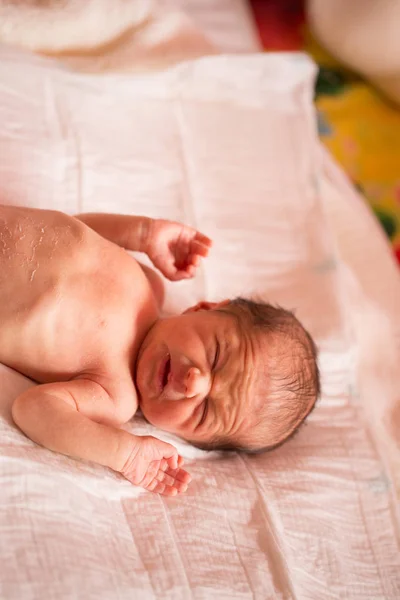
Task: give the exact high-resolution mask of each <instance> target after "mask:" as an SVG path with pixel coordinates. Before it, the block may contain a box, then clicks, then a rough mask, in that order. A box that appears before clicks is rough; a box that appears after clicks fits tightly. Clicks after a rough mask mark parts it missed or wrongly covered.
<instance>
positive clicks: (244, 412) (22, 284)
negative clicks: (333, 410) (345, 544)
mask: <svg viewBox="0 0 400 600" xmlns="http://www.w3.org/2000/svg"><path fill="white" fill-rule="evenodd" d="M210 246H211V240H209V239H208V238H207V237H206V236H204V235H202V234H201V233H199V232H197V231H196V230H194V229H192V228H191V227H187V226H184V225H181V224H179V223H173V222H170V221H164V220H153V219H149V218H146V217H133V216H123V215H102V214H87V215H80V216H78V217H76V218H74V217H70V216H67V215H65V214H63V213H60V212H55V211H44V210H35V209H28V208H20V207H9V206H0V247H1V253H0V362H2V363H4V364H6V365H8V366H9V367H11V368H13V369H16V370H17V371H19V372H21V373H23V374H24V375H26V376H28V377H31V378H32V379H34V380H35V381H37V382H38V383H39V384H40V385H38V386H35V387H32V388H30V389H29V390H27V391H26V392H24V393H22V394H21V395H20V396H19V397H18V398H16V400H15V402H14V404H13V407H12V415H13V418H14V420H15V422H16V424H17V425H18V426H19V427H20V429H21V430H22V431H23V432H24V433H25V434H26V435H27V436H29V437H30V438H31V439H32V440H34V441H35V442H37V443H39V444H42V445H43V446H45V447H47V448H50V449H51V450H54V451H57V452H61V453H63V454H66V455H69V456H72V457H75V458H79V459H84V460H89V461H94V462H97V463H99V464H101V465H105V466H107V467H110V468H111V469H113V470H115V471H117V472H119V473H121V474H122V475H123V476H124V477H126V478H127V479H128V480H129V481H131V482H132V483H134V484H136V485H140V486H142V487H144V488H146V489H148V490H151V491H154V492H158V493H162V494H165V495H175V494H177V493H179V492H184V491H186V489H187V486H188V483H189V481H190V475H189V474H188V473H187V472H186V471H185V470H184V469H183V468H182V464H183V460H182V458H181V457H180V456H179V455H178V453H177V450H176V449H175V448H174V447H173V446H172V445H170V444H167V443H165V442H162V441H160V440H158V439H156V438H154V437H150V436H135V435H132V434H130V433H128V432H127V431H125V430H124V429H121V425H123V424H124V423H126V422H127V421H129V419H131V417H132V416H133V415H134V414H135V412H136V410H137V408H138V404H140V408H141V410H142V412H143V414H144V416H145V417H146V418H147V419H148V421H150V423H152V424H154V425H155V426H157V427H160V428H162V429H164V430H167V431H170V432H172V433H175V434H177V435H178V436H181V437H182V438H185V439H186V440H188V441H190V442H191V443H193V444H195V445H197V446H200V447H202V448H209V449H215V448H221V449H242V450H246V451H250V452H255V451H259V450H264V449H270V448H272V447H275V446H277V445H279V444H281V443H282V442H283V441H285V440H286V439H287V438H288V437H289V436H290V435H292V433H293V432H294V431H295V430H296V429H297V428H298V427H299V425H300V424H301V423H302V421H303V420H304V419H305V417H306V416H307V415H308V413H309V412H310V411H311V409H312V407H313V406H314V403H315V401H316V398H317V396H318V394H319V376H318V369H317V365H316V349H315V346H314V343H313V341H312V340H311V338H310V336H309V335H308V333H307V332H306V331H305V330H304V328H303V327H302V326H301V324H300V323H299V322H298V321H297V319H296V318H295V317H294V316H293V315H292V314H291V313H289V312H287V311H285V310H283V309H280V308H274V307H272V306H270V305H268V304H262V303H255V302H252V301H249V300H244V299H236V300H233V301H230V300H225V301H223V302H219V303H209V302H200V303H199V304H197V305H196V306H193V307H192V308H189V309H188V310H187V311H185V312H184V314H182V315H178V316H173V317H168V318H160V316H159V307H160V304H161V302H162V282H161V280H160V278H159V277H158V276H157V275H156V273H155V272H154V271H152V270H151V269H148V268H146V267H142V266H141V265H140V264H139V263H138V262H137V261H136V260H135V259H134V258H132V256H131V255H130V254H128V252H126V251H125V249H127V250H132V251H141V252H144V253H146V254H147V255H148V256H149V258H150V259H151V261H152V262H153V264H154V266H155V267H157V268H158V269H159V270H160V271H161V272H162V273H163V275H164V276H166V277H168V278H169V279H171V280H180V279H185V278H190V277H193V275H194V273H195V271H196V267H197V266H198V265H199V262H200V260H201V258H202V257H205V256H207V254H208V251H209V248H210Z"/></svg>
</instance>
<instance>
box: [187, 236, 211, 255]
mask: <svg viewBox="0 0 400 600" xmlns="http://www.w3.org/2000/svg"><path fill="white" fill-rule="evenodd" d="M207 239H208V238H207ZM209 241H210V243H209V244H205V243H203V242H201V241H199V240H198V239H196V238H195V239H194V240H192V242H191V244H190V254H198V255H199V256H208V253H209V252H210V247H211V240H209Z"/></svg>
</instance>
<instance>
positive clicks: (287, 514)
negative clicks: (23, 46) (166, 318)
mask: <svg viewBox="0 0 400 600" xmlns="http://www.w3.org/2000/svg"><path fill="white" fill-rule="evenodd" d="M27 62H28V63H29V69H27ZM313 72H314V69H313V66H312V64H311V63H310V62H309V61H308V60H306V59H305V58H304V57H301V56H294V57H289V56H285V55H281V56H274V57H267V56H251V57H236V58H234V57H213V58H208V59H202V60H199V61H194V62H188V63H186V64H183V65H181V66H179V67H177V68H174V69H171V70H169V71H166V72H165V73H163V74H159V75H151V76H142V77H140V78H138V77H136V78H125V77H113V76H109V77H105V78H96V77H87V76H82V75H75V74H72V73H68V72H65V71H62V70H58V69H57V68H55V67H54V66H53V65H52V64H51V63H48V62H47V61H43V60H41V59H37V58H31V57H26V56H21V55H20V54H19V53H16V52H14V51H10V50H6V49H2V50H1V53H0V82H1V84H0V121H1V123H2V124H3V126H2V128H1V131H0V156H1V162H0V182H1V193H2V200H3V201H5V202H10V203H20V204H26V205H31V206H40V207H57V208H59V209H60V210H64V211H66V212H70V213H73V212H76V211H83V210H84V211H88V210H104V211H120V212H136V213H146V214H149V215H154V216H168V217H170V218H173V219H181V220H184V221H186V222H188V223H192V224H194V225H195V226H196V227H198V228H200V229H201V230H203V231H205V232H206V233H207V234H209V235H211V236H212V237H213V238H214V240H215V247H214V249H213V252H212V254H211V256H210V258H209V260H207V261H206V262H205V263H204V268H203V269H202V271H201V273H200V275H199V277H198V278H197V279H196V280H195V281H194V282H185V283H182V284H170V285H169V286H168V302H167V309H168V310H173V309H179V308H181V307H183V306H186V305H187V304H190V303H193V302H195V301H197V300H199V299H201V298H204V297H206V298H208V299H214V298H222V297H224V296H232V295H234V294H238V293H241V294H249V293H251V292H257V293H258V294H259V295H262V296H263V297H266V298H268V299H270V300H273V301H279V302H281V303H282V304H284V305H285V306H288V307H289V308H296V309H297V314H298V316H299V317H300V318H301V319H302V320H303V321H304V323H305V324H306V326H307V327H308V328H309V329H310V331H311V332H312V334H313V335H314V336H315V338H316V340H317V342H318V345H319V347H320V350H321V360H320V364H321V371H322V376H323V397H322V400H321V402H320V403H319V406H318V407H317V409H316V410H315V411H314V413H313V414H312V416H311V417H310V419H309V421H308V424H307V425H306V426H305V427H304V428H303V429H302V430H301V432H300V433H299V434H298V435H297V437H295V438H294V439H293V440H292V441H291V442H289V443H288V444H287V445H285V446H283V447H282V448H281V449H280V450H278V451H276V452H274V453H271V454H268V455H264V456H255V457H245V456H239V455H233V456H222V455H217V454H206V453H203V452H201V451H198V450H195V449H193V448H190V447H189V446H187V445H185V444H184V443H182V442H177V445H178V447H179V449H180V450H181V451H182V453H183V455H184V456H185V457H187V459H188V465H189V466H190V471H191V473H192V475H193V477H194V483H193V485H192V486H191V489H190V491H189V493H188V494H187V495H186V496H184V497H181V498H178V499H173V500H165V499H163V498H160V497H158V496H154V495H151V494H148V493H145V492H143V491H141V490H140V489H137V488H133V487H132V486H130V484H128V483H127V482H126V481H124V480H122V479H120V478H119V477H117V476H116V475H114V474H113V473H110V472H109V471H106V470H105V469H101V468H98V467H95V466H92V465H88V464H83V463H77V462H75V461H72V460H69V459H67V458H66V457H63V456H59V455H55V454H53V453H51V452H49V451H47V450H44V449H42V448H39V447H37V446H35V445H34V444H33V443H32V442H30V441H29V440H27V439H26V438H25V437H24V436H22V435H21V434H20V433H19V432H18V431H17V430H16V429H15V427H13V425H12V423H11V421H10V416H9V406H10V403H11V402H12V399H13V397H14V396H15V395H16V394H17V393H18V390H19V389H20V388H21V387H23V386H25V385H28V382H27V381H26V380H25V379H24V378H22V377H21V376H19V375H17V374H15V373H12V372H10V371H9V370H8V369H7V368H6V367H1V368H0V390H1V406H2V408H1V416H0V454H1V456H0V486H1V487H0V489H1V495H0V502H1V512H0V540H1V542H0V565H1V581H0V596H1V597H4V598H46V599H47V598H48V599H50V600H51V599H53V598H73V597H74V598H85V599H86V598H104V599H109V598H123V599H125V598H127V599H128V598H135V597H136V598H150V599H152V598H163V599H164V598H171V599H182V600H186V599H187V598H196V599H204V600H208V599H209V598H213V597H218V598H222V599H224V598H226V599H228V598H229V599H231V598H238V599H239V598H240V599H250V598H257V599H260V600H264V599H265V598H271V599H272V598H273V599H276V598H310V599H314V598H318V599H324V598H338V597H343V598H352V599H353V598H356V599H360V600H365V599H369V598H371V599H372V598H374V599H375V598H389V599H395V598H398V597H399V594H400V580H399V572H400V554H399V528H398V515H397V513H396V510H397V507H396V490H395V469H394V465H395V460H396V459H398V454H397V455H396V454H393V453H395V452H396V448H395V436H394V435H392V436H391V437H390V431H389V428H386V429H385V425H382V426H381V429H380V430H379V431H378V432H377V431H376V427H375V425H376V423H375V421H376V420H377V417H376V414H373V415H372V416H371V413H370V411H369V408H368V407H370V406H371V400H372V399H371V398H370V397H368V398H367V399H368V403H367V404H365V402H364V389H365V385H364V383H363V380H362V378H361V379H360V374H361V375H362V374H363V373H364V375H365V373H366V375H367V377H368V378H369V379H368V383H369V384H371V385H372V386H373V390H374V394H375V396H374V398H375V400H378V402H379V405H380V407H381V412H382V414H379V415H378V416H379V418H381V419H384V417H387V416H388V415H389V414H391V412H390V411H391V410H392V409H393V406H394V404H393V393H392V392H390V391H389V389H388V385H386V383H390V389H391V390H392V388H393V389H395V390H398V389H400V388H399V379H398V377H399V375H398V374H397V373H396V372H395V371H394V370H393V369H392V370H389V371H388V372H385V375H386V377H385V379H388V378H389V380H390V381H389V382H386V383H385V382H384V381H383V380H382V375H381V373H380V369H381V367H382V362H381V358H380V354H381V352H382V351H383V350H384V346H385V344H383V343H382V340H381V342H380V345H379V346H378V347H377V348H375V347H373V346H372V345H371V343H370V342H371V340H368V339H367V340H365V337H364V338H363V336H362V333H363V332H366V331H367V330H368V331H371V328H369V329H368V328H367V327H366V322H365V320H364V321H363V315H367V316H366V317H365V319H367V318H369V319H370V317H368V315H371V311H370V312H369V313H367V312H363V310H361V308H360V309H359V311H358V313H357V316H358V320H357V321H356V320H355V318H354V311H353V310H352V308H353V307H354V306H356V302H359V304H358V305H357V306H359V307H364V306H365V303H366V304H367V305H368V306H369V298H368V297H366V296H365V294H363V293H362V292H363V289H364V287H363V285H362V284H361V283H360V279H359V278H358V276H357V274H358V267H357V260H356V259H354V254H352V256H353V258H352V259H351V260H353V262H352V263H351V265H350V262H351V261H350V262H349V261H347V262H346V264H344V262H343V261H344V259H346V260H347V255H346V252H347V250H348V247H349V246H348V245H347V242H346V243H345V241H346V232H345V231H344V233H343V223H344V221H341V220H340V218H337V214H336V212H335V209H332V199H334V198H337V199H338V201H341V202H343V201H346V202H347V203H348V206H351V207H352V208H349V209H348V212H349V213H350V214H354V213H356V214H357V215H361V214H362V210H361V209H358V208H355V204H354V203H355V201H356V199H355V198H353V196H352V191H351V189H350V188H349V186H348V184H347V183H346V182H345V181H343V180H342V179H341V174H340V172H339V173H337V172H336V171H335V168H334V167H333V166H332V164H331V162H330V159H329V158H327V157H326V156H321V150H320V147H319V145H318V143H317V139H316V134H315V125H314V115H313V109H312V106H311V100H312V86H311V81H312V77H313ZM329 207H330V208H329ZM352 211H353V212H352ZM325 213H326V214H327V215H328V219H329V220H327V218H326V214H325ZM368 217H369V215H368ZM335 219H336V221H335ZM360 219H361V217H360ZM361 220H362V219H361ZM362 222H363V223H364V233H367V234H368V235H369V236H371V239H372V240H374V239H376V238H377V239H378V242H377V244H378V247H379V245H380V244H381V249H382V252H381V256H382V257H383V258H382V260H384V263H381V264H380V267H379V268H380V269H381V270H382V271H383V272H385V273H386V274H388V273H391V274H394V273H395V271H394V267H393V265H392V264H391V263H390V259H389V257H388V255H387V254H386V253H385V251H384V250H383V245H384V243H383V242H382V240H380V238H379V235H380V233H379V232H377V230H376V227H375V224H374V223H373V222H372V221H368V218H366V220H365V219H364V220H362ZM330 223H331V224H332V223H336V224H337V223H339V225H338V229H340V227H342V229H341V230H340V231H341V232H342V235H341V236H340V237H339V238H336V237H335V235H334V234H333V231H335V230H334V229H332V228H331V226H330ZM367 223H368V225H367ZM372 243H373V242H372ZM354 261H355V262H354ZM372 264H375V266H376V268H377V267H378V265H377V264H376V263H374V262H373V261H372ZM351 267H353V270H352V273H353V275H354V277H353V279H352V282H353V284H354V285H352V287H349V277H350V276H349V270H350V268H351ZM377 272H378V271H376V273H377ZM396 281H397V280H396V278H395V277H392V283H390V295H391V297H392V298H393V301H392V304H390V302H388V303H386V304H385V302H386V301H385V302H384V301H383V297H386V296H387V289H388V288H385V287H384V284H382V285H381V286H379V285H377V286H376V287H377V289H381V290H382V293H381V295H380V296H379V294H378V296H379V297H376V298H374V302H373V305H374V306H373V310H372V309H371V310H372V314H373V316H374V318H375V319H377V321H375V324H374V329H373V330H372V331H375V332H379V331H380V330H381V329H382V323H383V322H385V323H386V322H387V319H390V318H391V317H392V316H393V315H392V313H391V310H392V309H393V307H394V306H396V302H397V298H398V296H396V294H398V293H399V286H398V285H397V283H396ZM384 290H386V291H384ZM352 294H353V295H352ZM363 303H364V304H363ZM389 304H390V306H389ZM397 306H398V303H397ZM382 314H383V316H382ZM381 317H382V318H381ZM360 323H361V324H360ZM370 323H371V321H370V320H369V321H368V324H370ZM398 331H399V329H398V322H396V321H395V319H394V318H393V329H392V330H391V329H384V333H383V334H382V335H384V337H383V342H386V344H389V343H391V345H392V346H391V347H392V350H393V352H395V348H396V343H397V341H396V340H397V339H398V338H396V332H397V333H398ZM360 357H361V362H360ZM365 357H366V358H365ZM363 360H364V362H363ZM365 360H366V361H367V363H368V369H365V364H366V363H365ZM385 365H386V361H385ZM363 368H364V371H363ZM368 387H369V386H368ZM129 428H132V430H134V431H135V432H137V433H141V432H143V433H144V432H148V431H150V430H151V428H150V426H148V425H146V424H144V423H143V422H141V421H140V420H138V421H135V422H134V423H132V424H130V425H129ZM382 428H384V431H385V433H386V434H387V436H388V439H389V438H390V440H391V442H390V443H391V445H390V448H391V453H392V454H391V456H389V455H388V447H387V446H385V443H384V442H383V440H382ZM378 429H379V428H378ZM163 437H164V439H170V438H168V437H167V436H166V435H164V436H163ZM397 452H398V451H397Z"/></svg>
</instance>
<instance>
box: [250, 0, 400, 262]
mask: <svg viewBox="0 0 400 600" xmlns="http://www.w3.org/2000/svg"><path fill="white" fill-rule="evenodd" d="M251 4H252V7H253V10H254V15H255V18H256V23H257V26H258V30H259V33H260V37H261V40H262V44H263V47H264V49H265V50H266V51H273V50H306V51H308V52H309V53H310V54H311V55H312V56H313V58H314V60H315V61H316V62H317V64H318V65H319V67H320V70H319V76H318V80H317V84H316V106H317V110H318V128H319V133H320V136H321V139H322V141H323V142H324V144H325V145H326V146H327V147H328V148H329V150H330V151H331V152H332V154H333V155H334V156H335V158H336V159H337V160H338V162H339V163H340V164H341V165H342V167H343V168H344V170H345V171H346V173H347V175H348V176H349V177H350V179H351V180H352V181H353V183H354V185H355V186H356V187H357V188H358V189H359V191H361V192H362V194H363V195H364V197H365V199H366V201H367V202H368V203H369V204H370V206H371V207H372V209H373V211H374V212H375V214H376V216H377V217H378V219H379V220H380V222H381V224H382V226H383V228H384V229H385V231H386V233H387V235H388V237H389V239H390V240H391V242H392V245H393V248H394V252H395V254H396V256H397V260H398V262H399V263H400V111H399V110H398V109H396V108H395V107H394V106H392V105H390V103H389V102H388V101H386V100H385V99H384V98H383V97H382V96H381V95H380V94H379V92H378V91H376V90H375V89H374V88H373V87H372V86H371V85H370V84H369V83H367V82H366V81H363V80H362V79H360V78H359V77H357V76H356V75H354V74H353V73H351V72H349V71H348V70H347V69H345V68H344V67H343V66H342V65H339V64H338V63H337V62H336V61H335V60H334V59H333V58H332V57H330V56H329V55H328V54H326V53H325V52H324V51H323V50H322V49H321V48H320V47H319V46H318V44H317V43H316V42H315V40H313V39H312V36H311V35H310V33H309V31H308V29H307V23H306V20H305V16H304V10H303V2H302V0H251Z"/></svg>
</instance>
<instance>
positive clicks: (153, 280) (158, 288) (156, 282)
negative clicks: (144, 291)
mask: <svg viewBox="0 0 400 600" xmlns="http://www.w3.org/2000/svg"><path fill="white" fill-rule="evenodd" d="M138 262H139V265H140V266H141V267H142V269H143V272H144V274H145V275H146V277H147V279H148V280H149V283H150V285H151V287H152V290H153V294H154V296H155V298H156V300H157V304H158V308H159V309H161V307H162V305H163V302H164V296H165V290H164V283H163V280H162V278H161V277H160V275H158V273H156V272H155V271H154V269H151V268H150V267H147V266H146V265H142V263H141V262H140V261H138Z"/></svg>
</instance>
